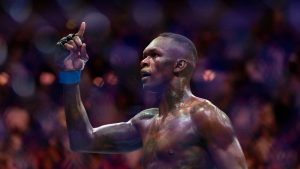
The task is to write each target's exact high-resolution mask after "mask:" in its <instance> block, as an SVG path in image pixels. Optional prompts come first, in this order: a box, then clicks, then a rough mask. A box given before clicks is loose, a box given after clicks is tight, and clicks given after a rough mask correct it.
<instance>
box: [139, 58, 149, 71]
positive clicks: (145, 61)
mask: <svg viewBox="0 0 300 169" xmlns="http://www.w3.org/2000/svg"><path fill="white" fill-rule="evenodd" d="M147 66H149V57H145V58H144V59H143V60H142V61H141V68H143V67H147Z"/></svg>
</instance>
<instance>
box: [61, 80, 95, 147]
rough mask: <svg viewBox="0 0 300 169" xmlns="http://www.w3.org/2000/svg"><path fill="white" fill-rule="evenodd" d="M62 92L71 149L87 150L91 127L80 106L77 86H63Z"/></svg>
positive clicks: (91, 131)
mask: <svg viewBox="0 0 300 169" xmlns="http://www.w3.org/2000/svg"><path fill="white" fill-rule="evenodd" d="M63 90H64V103H65V112H66V121H67V127H68V133H69V138H70V146H71V149H73V150H83V149H87V148H88V147H87V146H89V145H90V142H91V140H92V137H93V127H92V126H91V124H90V122H89V119H88V116H87V113H86V111H85V108H84V106H83V104H82V101H81V96H80V90H79V85H78V84H72V85H64V86H63Z"/></svg>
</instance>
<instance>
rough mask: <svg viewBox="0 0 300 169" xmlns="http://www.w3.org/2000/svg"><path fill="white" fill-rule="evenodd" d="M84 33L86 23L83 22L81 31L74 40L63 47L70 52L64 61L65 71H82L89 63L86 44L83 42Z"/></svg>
mask: <svg viewBox="0 0 300 169" xmlns="http://www.w3.org/2000/svg"><path fill="white" fill-rule="evenodd" d="M84 31H85V22H82V23H81V25H80V28H79V31H78V32H77V33H76V34H75V36H74V37H73V39H71V40H69V41H68V42H67V43H65V44H64V45H63V46H64V48H65V49H67V50H68V51H70V54H69V55H68V56H67V57H66V58H65V59H64V61H63V70H65V71H72V70H82V69H83V68H84V66H85V63H86V62H87V61H88V59H89V56H88V54H87V52H86V44H85V43H82V41H81V39H82V37H83V34H84Z"/></svg>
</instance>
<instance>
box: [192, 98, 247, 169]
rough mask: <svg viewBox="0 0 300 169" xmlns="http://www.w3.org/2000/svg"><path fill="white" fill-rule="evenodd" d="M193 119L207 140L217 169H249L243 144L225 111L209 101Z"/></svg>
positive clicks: (208, 148)
mask: <svg viewBox="0 0 300 169" xmlns="http://www.w3.org/2000/svg"><path fill="white" fill-rule="evenodd" d="M193 120H194V121H195V123H196V126H197V128H198V131H199V133H200V134H201V135H202V136H203V137H204V139H205V140H206V145H207V150H208V152H209V154H210V156H211V158H212V160H213V161H214V163H215V165H216V167H217V169H247V165H246V161H245V157H244V154H243V151H242V149H241V146H240V144H239V142H238V140H237V137H236V136H235V134H234V131H233V128H232V125H231V123H230V120H229V118H228V117H227V116H226V114H225V113H224V112H222V111H221V110H219V109H218V108H217V107H215V106H214V105H212V104H211V103H207V105H204V106H202V108H200V109H199V111H198V112H197V113H195V115H194V117H193Z"/></svg>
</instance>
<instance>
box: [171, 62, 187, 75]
mask: <svg viewBox="0 0 300 169" xmlns="http://www.w3.org/2000/svg"><path fill="white" fill-rule="evenodd" d="M187 65H188V62H187V60H185V59H178V60H177V61H176V63H175V65H174V73H180V72H182V71H183V70H184V69H185V68H186V67H187Z"/></svg>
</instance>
